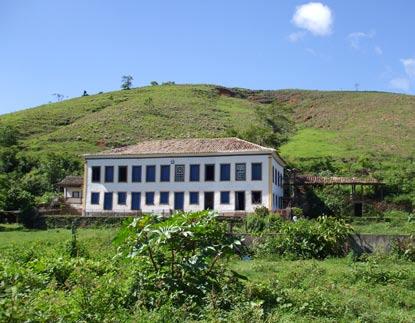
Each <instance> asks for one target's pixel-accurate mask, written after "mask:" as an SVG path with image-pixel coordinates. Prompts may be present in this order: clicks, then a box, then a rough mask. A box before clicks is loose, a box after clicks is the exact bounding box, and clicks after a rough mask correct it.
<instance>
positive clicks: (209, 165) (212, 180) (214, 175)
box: [205, 164, 216, 182]
mask: <svg viewBox="0 0 415 323" xmlns="http://www.w3.org/2000/svg"><path fill="white" fill-rule="evenodd" d="M208 167H213V179H207V171H206V170H207V168H208ZM215 179H216V174H215V164H205V182H214V181H215Z"/></svg>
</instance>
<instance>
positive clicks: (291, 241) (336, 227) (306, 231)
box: [259, 216, 351, 259]
mask: <svg viewBox="0 0 415 323" xmlns="http://www.w3.org/2000/svg"><path fill="white" fill-rule="evenodd" d="M350 232H351V227H350V226H349V225H348V224H346V223H345V222H344V221H343V220H340V219H335V218H329V217H326V216H323V217H319V218H318V219H317V220H315V221H311V220H304V219H301V220H299V221H297V222H285V223H283V224H282V225H281V228H280V230H279V233H278V234H277V235H275V236H272V235H270V236H268V237H266V238H265V242H264V243H263V244H262V245H260V246H259V252H260V253H262V254H264V253H265V254H268V255H270V254H277V255H281V256H286V257H289V258H301V259H308V258H317V259H324V258H326V257H330V256H343V255H344V254H345V250H344V243H345V242H346V239H347V237H348V235H349V233H350Z"/></svg>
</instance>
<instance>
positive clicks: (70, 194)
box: [57, 176, 84, 212]
mask: <svg viewBox="0 0 415 323" xmlns="http://www.w3.org/2000/svg"><path fill="white" fill-rule="evenodd" d="M83 181H84V179H83V178H82V177H81V176H67V177H65V178H64V179H63V180H62V181H60V182H59V183H58V184H57V186H58V187H60V188H61V189H63V199H64V201H65V203H66V204H67V205H69V206H70V207H72V208H74V209H77V210H78V211H79V212H80V211H81V209H82V191H83V188H82V186H83Z"/></svg>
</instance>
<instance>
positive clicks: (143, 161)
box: [85, 155, 281, 213]
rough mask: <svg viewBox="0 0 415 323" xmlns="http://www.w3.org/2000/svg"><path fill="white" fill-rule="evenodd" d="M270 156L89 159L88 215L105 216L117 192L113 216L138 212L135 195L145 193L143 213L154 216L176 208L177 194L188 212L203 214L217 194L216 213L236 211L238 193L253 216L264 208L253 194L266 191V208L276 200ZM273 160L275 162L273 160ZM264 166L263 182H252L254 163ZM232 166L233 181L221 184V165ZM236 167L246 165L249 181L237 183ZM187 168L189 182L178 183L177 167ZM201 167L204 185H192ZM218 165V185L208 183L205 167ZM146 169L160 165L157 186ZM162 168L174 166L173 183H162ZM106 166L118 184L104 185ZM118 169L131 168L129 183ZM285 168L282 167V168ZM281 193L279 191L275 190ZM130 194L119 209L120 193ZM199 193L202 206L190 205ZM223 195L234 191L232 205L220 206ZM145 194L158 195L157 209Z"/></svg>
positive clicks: (216, 181)
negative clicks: (193, 172) (95, 199)
mask: <svg viewBox="0 0 415 323" xmlns="http://www.w3.org/2000/svg"><path fill="white" fill-rule="evenodd" d="M269 157H270V155H242V156H241V155H239V156H213V157H212V156H206V157H203V156H202V157H200V156H197V157H196V156H194V157H168V158H161V157H157V158H122V159H121V158H111V159H109V158H108V159H98V158H97V159H88V160H87V174H86V176H87V188H86V196H85V198H86V207H85V212H86V213H91V212H104V210H103V204H104V192H113V210H112V211H111V212H119V213H123V212H134V211H131V192H141V210H142V212H153V211H156V212H157V211H161V210H170V209H173V208H174V194H173V192H175V191H176V192H184V193H185V194H184V208H185V210H186V211H196V210H202V209H203V208H204V192H210V191H213V192H214V204H215V210H217V211H219V212H227V211H234V210H235V194H234V192H235V191H245V192H246V194H245V205H246V211H247V212H253V211H254V209H255V208H256V207H258V206H260V205H252V203H251V191H262V205H264V206H266V207H268V206H269V198H272V195H270V192H269V176H271V174H269V168H270V167H269V161H270V158H269ZM272 160H273V159H272ZM258 162H260V163H262V180H261V181H251V163H258ZM221 163H230V164H231V180H230V181H228V182H221V181H220V180H219V176H220V164H221ZM235 163H246V181H235ZM175 164H176V165H177V164H184V165H186V166H185V181H184V182H174V165H175ZM191 164H199V165H200V181H199V182H190V181H189V173H190V165H191ZM205 164H215V181H214V182H205V180H204V175H205V174H204V171H205V169H204V165H205ZM133 165H141V166H142V182H141V183H132V182H131V172H132V166H133ZM146 165H156V182H154V183H147V182H145V172H146V171H145V170H146ZM160 165H170V182H160ZM92 166H101V182H100V183H92V182H91V177H92V171H91V167H92ZM104 166H114V182H113V183H104V176H105V168H104ZM118 166H128V182H127V183H118V182H117V181H118ZM280 168H281V167H280ZM275 189H276V190H277V191H278V192H279V188H275ZM120 191H121V192H127V203H126V205H118V204H117V202H118V201H117V200H118V196H117V192H120ZM160 191H169V192H170V194H169V205H159V192H160ZM190 191H192V192H193V191H198V192H199V205H190V204H189V192H190ZM220 191H230V192H231V193H230V203H229V204H227V205H221V204H220ZM91 192H100V199H99V204H98V205H91ZM145 192H155V199H154V202H155V204H154V205H151V206H149V205H145Z"/></svg>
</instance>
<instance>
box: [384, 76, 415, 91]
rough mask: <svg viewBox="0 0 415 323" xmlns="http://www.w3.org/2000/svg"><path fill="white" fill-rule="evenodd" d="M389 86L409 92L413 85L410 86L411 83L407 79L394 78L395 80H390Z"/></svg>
mask: <svg viewBox="0 0 415 323" xmlns="http://www.w3.org/2000/svg"><path fill="white" fill-rule="evenodd" d="M389 86H390V87H391V88H392V89H395V90H400V91H405V92H406V91H408V90H409V88H410V86H411V84H410V81H409V80H408V79H407V78H404V77H397V78H394V79H392V80H390V82H389Z"/></svg>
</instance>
